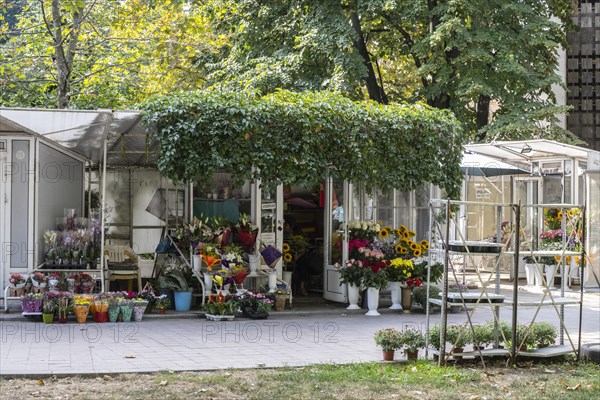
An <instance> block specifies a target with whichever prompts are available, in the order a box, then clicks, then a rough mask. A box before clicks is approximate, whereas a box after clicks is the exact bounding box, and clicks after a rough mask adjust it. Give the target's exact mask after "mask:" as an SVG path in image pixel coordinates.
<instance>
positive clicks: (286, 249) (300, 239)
mask: <svg viewBox="0 0 600 400" xmlns="http://www.w3.org/2000/svg"><path fill="white" fill-rule="evenodd" d="M308 246H309V243H308V240H306V238H305V237H304V236H303V235H290V236H289V237H287V238H286V242H285V243H284V244H283V247H282V250H283V261H284V262H285V268H286V271H292V270H293V268H294V266H295V263H296V261H298V258H300V256H302V254H304V252H305V251H306V250H307V249H308Z"/></svg>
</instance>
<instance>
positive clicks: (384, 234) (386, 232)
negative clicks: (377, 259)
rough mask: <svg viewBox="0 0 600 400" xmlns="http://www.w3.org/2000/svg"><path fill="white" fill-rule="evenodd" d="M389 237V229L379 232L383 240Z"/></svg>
mask: <svg viewBox="0 0 600 400" xmlns="http://www.w3.org/2000/svg"><path fill="white" fill-rule="evenodd" d="M388 235H389V232H388V231H387V229H385V228H383V229H381V230H380V231H379V237H380V238H382V239H386V238H387V237H388Z"/></svg>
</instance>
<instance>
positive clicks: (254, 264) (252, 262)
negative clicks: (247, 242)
mask: <svg viewBox="0 0 600 400" xmlns="http://www.w3.org/2000/svg"><path fill="white" fill-rule="evenodd" d="M258 263H259V258H258V256H257V255H256V254H249V255H248V267H249V268H250V273H249V274H248V276H258V274H257V273H256V271H258Z"/></svg>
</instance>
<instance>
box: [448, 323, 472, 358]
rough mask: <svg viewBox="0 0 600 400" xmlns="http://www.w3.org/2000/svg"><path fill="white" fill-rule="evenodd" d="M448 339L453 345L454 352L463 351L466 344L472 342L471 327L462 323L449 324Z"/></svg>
mask: <svg viewBox="0 0 600 400" xmlns="http://www.w3.org/2000/svg"><path fill="white" fill-rule="evenodd" d="M446 340H447V341H448V342H450V344H451V345H452V352H453V353H462V352H463V350H464V348H465V346H466V345H467V344H469V343H471V342H472V334H471V329H470V328H469V327H468V326H462V325H453V326H449V327H448V328H447V329H446Z"/></svg>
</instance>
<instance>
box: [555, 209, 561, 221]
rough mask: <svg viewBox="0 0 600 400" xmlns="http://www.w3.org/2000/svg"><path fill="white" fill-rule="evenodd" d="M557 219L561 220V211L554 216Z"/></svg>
mask: <svg viewBox="0 0 600 400" xmlns="http://www.w3.org/2000/svg"><path fill="white" fill-rule="evenodd" d="M556 218H557V219H562V210H561V211H559V212H558V214H557V215H556Z"/></svg>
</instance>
